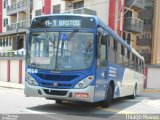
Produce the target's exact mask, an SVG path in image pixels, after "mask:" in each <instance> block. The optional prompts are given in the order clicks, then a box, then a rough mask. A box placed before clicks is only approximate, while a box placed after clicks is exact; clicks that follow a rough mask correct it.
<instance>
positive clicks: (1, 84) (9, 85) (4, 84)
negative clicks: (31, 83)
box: [0, 81, 24, 90]
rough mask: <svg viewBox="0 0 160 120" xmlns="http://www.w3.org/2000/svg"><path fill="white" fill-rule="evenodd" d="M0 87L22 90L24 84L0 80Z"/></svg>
mask: <svg viewBox="0 0 160 120" xmlns="http://www.w3.org/2000/svg"><path fill="white" fill-rule="evenodd" d="M0 87H4V88H13V89H22V90H23V89H24V85H23V84H17V83H10V82H2V81H0Z"/></svg>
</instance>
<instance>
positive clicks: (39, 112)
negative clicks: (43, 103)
mask: <svg viewBox="0 0 160 120" xmlns="http://www.w3.org/2000/svg"><path fill="white" fill-rule="evenodd" d="M25 112H29V113H33V114H56V113H49V112H41V111H34V110H29V109H25Z"/></svg>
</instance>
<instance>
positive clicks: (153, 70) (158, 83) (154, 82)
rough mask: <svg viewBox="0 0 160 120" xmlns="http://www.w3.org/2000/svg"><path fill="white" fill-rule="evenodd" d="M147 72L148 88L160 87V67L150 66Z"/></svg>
mask: <svg viewBox="0 0 160 120" xmlns="http://www.w3.org/2000/svg"><path fill="white" fill-rule="evenodd" d="M147 73H148V74H147V88H152V89H160V79H159V74H160V67H148V68H147Z"/></svg>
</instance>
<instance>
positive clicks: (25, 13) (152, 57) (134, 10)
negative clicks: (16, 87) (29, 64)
mask: <svg viewBox="0 0 160 120" xmlns="http://www.w3.org/2000/svg"><path fill="white" fill-rule="evenodd" d="M147 1H149V2H148V3H147ZM153 1H154V2H153ZM146 3H147V4H146ZM153 7H154V8H153ZM159 11H160V0H0V80H2V81H11V82H12V81H13V82H16V81H15V80H17V81H18V82H19V83H23V81H24V76H25V72H24V70H25V60H24V55H23V54H22V55H20V56H18V57H17V54H15V52H14V50H17V49H22V48H23V49H25V43H26V30H27V28H28V27H29V26H30V24H31V20H32V19H33V18H34V17H35V16H39V15H46V14H56V13H80V14H92V15H97V16H98V17H99V18H100V19H101V20H102V21H103V22H104V23H106V24H108V25H109V26H110V27H111V28H112V29H113V30H114V31H115V32H116V33H117V34H119V35H120V36H121V37H123V39H124V40H125V41H126V42H127V43H129V44H130V45H132V46H133V47H134V48H135V49H136V50H137V51H138V52H139V53H141V54H142V55H143V56H144V57H145V59H146V63H152V64H157V63H160V47H158V46H159V45H160V34H158V33H159V32H160V22H159V21H160V15H159ZM17 33H18V36H17ZM17 37H19V38H20V40H19V42H18V43H19V45H17ZM3 51H7V52H8V51H13V52H14V53H7V52H3ZM17 66H18V67H17Z"/></svg>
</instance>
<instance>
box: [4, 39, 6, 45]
mask: <svg viewBox="0 0 160 120" xmlns="http://www.w3.org/2000/svg"><path fill="white" fill-rule="evenodd" d="M5 44H6V41H5V38H3V46H5Z"/></svg>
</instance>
